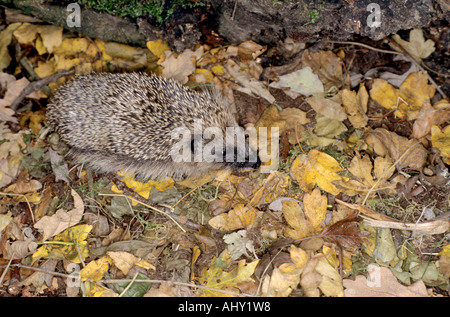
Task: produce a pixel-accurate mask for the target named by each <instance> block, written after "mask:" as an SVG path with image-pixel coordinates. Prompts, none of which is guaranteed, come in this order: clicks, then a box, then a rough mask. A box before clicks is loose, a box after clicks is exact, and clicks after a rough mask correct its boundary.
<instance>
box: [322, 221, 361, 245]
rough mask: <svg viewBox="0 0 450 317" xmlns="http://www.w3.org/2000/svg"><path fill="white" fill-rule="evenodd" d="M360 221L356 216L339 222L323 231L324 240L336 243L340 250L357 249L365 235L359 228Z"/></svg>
mask: <svg viewBox="0 0 450 317" xmlns="http://www.w3.org/2000/svg"><path fill="white" fill-rule="evenodd" d="M360 221H361V219H360V218H359V217H358V216H357V215H356V214H352V215H350V216H348V217H346V218H344V219H342V220H339V221H338V222H336V223H334V224H333V225H331V226H329V227H327V228H325V230H323V232H322V236H323V239H324V240H325V241H328V242H332V243H335V244H336V245H337V246H338V247H340V248H345V249H349V250H352V249H355V248H357V247H359V246H360V245H361V243H362V242H363V236H364V234H363V233H362V232H361V231H360V230H359V228H358V222H360Z"/></svg>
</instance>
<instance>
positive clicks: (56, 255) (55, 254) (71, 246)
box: [31, 225, 92, 263]
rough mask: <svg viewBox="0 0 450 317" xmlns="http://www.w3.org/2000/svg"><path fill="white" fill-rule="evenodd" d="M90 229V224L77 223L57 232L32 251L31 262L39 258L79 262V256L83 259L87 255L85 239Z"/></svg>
mask: <svg viewBox="0 0 450 317" xmlns="http://www.w3.org/2000/svg"><path fill="white" fill-rule="evenodd" d="M91 230H92V226H91V225H78V226H75V227H71V228H69V229H67V230H66V231H64V232H62V233H60V234H58V235H57V236H55V237H54V238H53V240H52V241H46V242H45V244H44V245H43V246H41V247H40V248H39V249H37V251H36V252H35V253H33V255H32V257H31V259H32V263H34V262H35V261H36V260H38V259H40V258H49V259H58V260H62V259H66V260H69V261H71V262H73V263H81V259H80V256H81V257H82V258H83V259H84V258H86V257H87V256H88V255H89V251H88V244H87V241H86V239H87V236H88V234H89V232H90V231H91Z"/></svg>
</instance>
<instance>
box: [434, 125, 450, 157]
mask: <svg viewBox="0 0 450 317" xmlns="http://www.w3.org/2000/svg"><path fill="white" fill-rule="evenodd" d="M431 144H432V145H433V147H434V148H437V149H439V151H440V152H441V156H442V157H445V158H446V159H447V160H446V164H450V125H448V126H447V127H445V129H444V130H443V131H441V130H440V129H439V127H437V126H435V125H434V126H432V127H431Z"/></svg>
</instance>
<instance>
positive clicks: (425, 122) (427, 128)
mask: <svg viewBox="0 0 450 317" xmlns="http://www.w3.org/2000/svg"><path fill="white" fill-rule="evenodd" d="M449 119H450V111H448V110H437V109H435V108H433V107H432V106H431V104H430V103H429V102H425V103H424V104H423V106H422V109H421V110H420V114H419V118H417V120H416V121H415V122H414V125H413V134H412V135H413V137H414V138H416V139H420V138H422V137H424V136H426V135H427V134H429V133H430V132H431V127H432V126H433V125H437V126H439V125H441V124H442V123H444V122H445V121H447V120H449Z"/></svg>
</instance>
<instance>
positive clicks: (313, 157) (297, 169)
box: [291, 150, 342, 195]
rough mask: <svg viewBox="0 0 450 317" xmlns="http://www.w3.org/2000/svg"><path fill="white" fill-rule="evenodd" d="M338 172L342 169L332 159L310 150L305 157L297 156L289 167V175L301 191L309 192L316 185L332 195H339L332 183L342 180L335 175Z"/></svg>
mask: <svg viewBox="0 0 450 317" xmlns="http://www.w3.org/2000/svg"><path fill="white" fill-rule="evenodd" d="M340 171H342V168H341V167H340V166H339V163H338V162H337V161H336V160H335V159H334V158H332V157H331V156H330V155H328V154H325V153H323V152H319V151H317V150H311V151H310V152H309V153H308V155H307V156H306V155H300V156H298V157H297V158H296V159H295V160H294V162H293V163H292V167H291V173H292V175H293V177H294V179H295V180H296V181H297V182H298V184H299V185H300V188H301V189H302V190H304V191H306V192H310V191H312V190H313V188H314V186H315V185H317V186H319V187H320V188H321V189H323V190H325V191H326V192H328V193H330V194H333V195H337V194H338V193H339V190H338V189H337V188H336V186H334V185H333V183H332V182H333V181H337V180H340V179H342V177H341V176H340V175H338V174H337V172H340Z"/></svg>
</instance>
